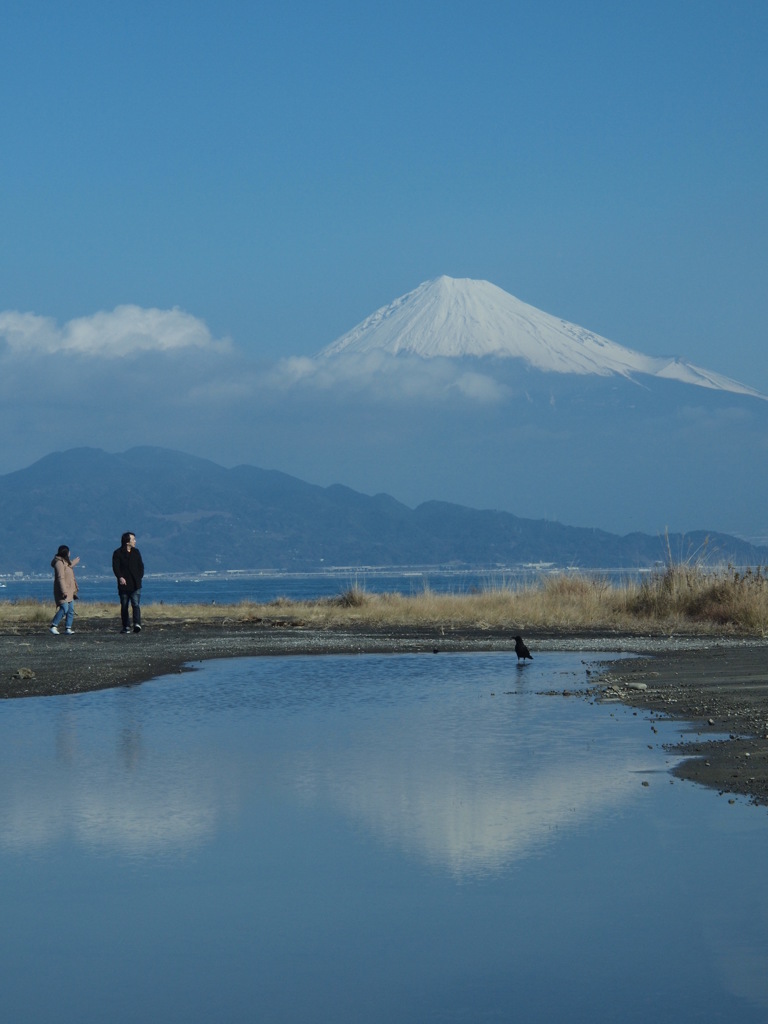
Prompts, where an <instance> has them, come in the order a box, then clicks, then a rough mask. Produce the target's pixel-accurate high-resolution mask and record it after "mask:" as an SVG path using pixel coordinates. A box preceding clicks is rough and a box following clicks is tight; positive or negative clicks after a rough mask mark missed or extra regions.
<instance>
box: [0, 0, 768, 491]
mask: <svg viewBox="0 0 768 1024" xmlns="http://www.w3.org/2000/svg"><path fill="white" fill-rule="evenodd" d="M2 24H3V42H4V46H3V60H2V62H0V88H1V89H2V98H3V99H2V103H1V104H0V131H1V132H2V137H3V141H4V145H3V155H2V157H1V158H0V160H1V163H0V167H1V168H2V181H3V188H2V190H1V191H0V230H1V231H2V239H3V244H2V246H1V247H0V313H2V311H6V312H18V313H24V314H31V315H33V316H34V317H36V318H47V320H46V322H47V323H48V324H49V327H50V326H51V324H56V325H58V328H60V329H61V330H62V331H64V330H66V325H67V324H69V323H70V322H71V321H73V320H87V319H88V318H91V317H93V316H95V315H96V314H98V313H101V312H109V311H111V310H114V309H115V308H116V307H120V306H126V307H131V308H134V310H135V311H136V310H152V309H154V310H166V311H167V310H172V309H174V308H178V309H179V310H180V311H182V312H183V313H184V314H185V315H187V316H188V317H190V318H194V319H195V320H196V321H199V322H201V323H202V324H203V325H204V327H205V329H207V331H209V332H210V338H211V339H213V340H214V341H216V342H222V343H223V344H227V345H230V346H231V347H232V349H233V350H234V351H235V352H236V353H237V356H238V359H241V360H243V361H245V362H248V364H249V366H254V365H264V366H268V365H270V364H271V363H274V362H275V361H276V360H279V359H281V358H285V357H289V356H294V355H299V356H301V355H311V354H314V353H315V352H316V351H318V350H319V349H320V348H322V347H323V346H324V345H327V344H328V343H330V342H331V341H333V340H334V339H335V338H336V337H338V336H339V335H340V334H342V333H343V332H345V331H346V330H348V329H349V328H351V327H352V326H354V325H355V324H356V323H357V322H359V321H360V320H361V319H363V318H364V317H365V316H367V315H368V314H369V313H371V312H372V311H373V310H374V309H376V308H378V307H379V306H382V305H384V304H386V303H388V302H390V301H391V300H392V299H394V298H395V297H397V296H398V295H401V294H403V293H405V292H407V291H410V290H411V289H413V288H415V287H416V286H417V285H418V284H420V283H421V282H422V281H425V280H427V279H430V278H433V277H436V276H438V275H440V274H448V275H450V276H453V277H471V278H480V279H486V280H489V281H492V282H493V283H494V284H497V285H499V286H500V287H502V288H504V289H505V290H507V291H509V292H511V293H512V294H513V295H516V296H517V297H518V298H520V299H522V300H523V301H525V302H528V303H531V304H533V305H535V306H538V307H539V308H541V309H543V310H545V311H547V312H549V313H552V314H555V315H557V316H562V317H564V318H565V319H568V320H571V321H573V322H575V323H578V324H580V325H582V326H584V327H587V328H589V329H590V330H593V331H596V332H597V333H600V334H602V335H604V336H606V337H609V338H611V339H612V340H614V341H616V342H618V343H620V344H623V345H626V346H630V347H632V348H636V349H639V350H640V351H643V352H646V353H648V354H652V355H667V354H669V355H680V356H682V357H683V358H685V359H687V360H689V361H691V362H694V363H697V364H699V365H701V366H705V367H708V368H711V369H713V370H717V371H719V372H721V373H724V374H726V375H728V376H731V377H734V378H736V379H738V380H742V381H744V382H745V383H748V384H750V385H752V386H754V387H757V388H759V389H760V390H762V391H767V392H768V360H766V358H765V355H764V352H765V324H766V322H768V280H767V276H768V275H767V267H768V261H766V258H765V245H766V238H767V237H768V204H767V203H766V181H767V180H768V174H767V172H768V160H767V159H766V157H767V156H768V131H767V130H766V129H767V126H768V119H767V118H766V113H767V111H766V107H767V105H768V60H766V53H765V40H766V38H768V5H766V4H763V3H760V2H754V0H750V2H745V0H735V2H733V3H730V4H724V3H722V2H719V0H718V2H713V0H697V2H680V0H666V2H664V3H662V2H646V3H642V4H640V3H626V4H616V3H614V2H608V0H600V2H595V0H592V2H590V0H586V2H581V3H579V4H575V3H571V2H564V0H563V2H557V0H549V2H547V0H543V2H542V0H536V2H521V3H515V2H496V0H493V2H488V0H475V2H474V3H472V4H469V3H457V2H452V0H447V2H446V0H443V2H441V3H432V2H419V0H410V2H409V3H407V4H406V3H402V2H399V0H388V2H387V3H378V2H375V3H372V2H365V0H362V2H361V0H357V2H355V3H352V2H346V0H343V2H338V0H336V2H334V0H331V2H326V3H324V4H318V3H315V2H311V3H310V2H303V0H302V2H290V0H288V2H284V3H281V4H279V5H278V4H274V5H268V4H263V3H261V4H257V3H253V2H238V3H234V2H231V0H217V2H216V3H213V2H200V0H185V2H184V3H179V2H175V0H169V2H166V3H164V4H156V3H152V4H150V3H147V2H144V0H137V2H134V3H132V4H130V5H117V4H110V3H107V4H104V3H103V2H100V3H95V2H93V3H91V2H79V0H75V2H73V3H68V4H56V3H40V2H36V0H24V2H19V0H8V2H7V3H6V4H5V5H4V13H3V21H2ZM26 386H28V389H29V393H30V394H31V393H32V390H33V386H32V384H31V383H30V382H27V385H26ZM81 403H82V405H81V408H80V420H81V422H82V423H83V427H82V430H83V432H85V431H86V429H88V430H90V438H91V440H92V443H95V444H103V446H104V447H110V445H111V447H112V448H113V449H114V448H115V447H119V445H116V444H115V443H114V440H113V438H112V436H111V435H107V434H106V433H105V435H104V437H103V438H102V436H101V433H100V430H99V421H98V419H93V420H88V418H87V417H88V407H87V404H86V403H85V400H84V398H81ZM69 418H70V417H69V414H67V419H69ZM28 426H29V425H28ZM50 429H52V427H50V425H49V426H48V427H46V430H50ZM71 437H72V440H73V441H76V442H79V441H80V436H79V434H78V430H77V429H76V428H73V430H72V433H71ZM149 439H150V438H148V437H147V438H145V437H142V440H149ZM128 440H130V439H128ZM155 440H156V443H159V444H162V443H164V441H165V438H164V437H162V436H158V437H157V438H156V439H155ZM56 447H66V444H62V442H61V440H60V439H58V438H54V436H53V435H52V434H51V433H44V432H43V429H42V427H41V429H40V436H39V439H38V441H37V447H34V446H33V445H31V442H30V444H28V445H27V446H26V448H25V447H19V448H18V449H17V451H18V455H17V464H18V465H21V464H25V460H26V459H27V458H28V456H31V455H34V454H44V453H45V452H46V451H48V450H51V449H53V448H56ZM210 454H215V453H213V452H211V453H210ZM257 455H258V453H255V454H254V458H253V461H258V458H257ZM12 461H13V460H12V459H11V461H10V462H9V456H6V457H5V462H0V471H2V470H7V469H10V468H15V466H14V465H13V464H12ZM263 461H264V460H263V459H262V464H263ZM286 468H289V467H286ZM328 482H330V481H328Z"/></svg>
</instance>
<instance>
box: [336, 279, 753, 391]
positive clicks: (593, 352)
mask: <svg viewBox="0 0 768 1024" xmlns="http://www.w3.org/2000/svg"><path fill="white" fill-rule="evenodd" d="M372 352H377V353H387V354H389V355H392V356H398V355H413V356H419V357H421V358H424V359H432V358H437V357H441V358H447V359H454V358H464V357H485V356H492V357H495V358H499V359H522V360H524V361H525V362H526V363H528V364H529V366H532V367H534V368H535V369H537V370H542V371H545V372H550V373H578V374H598V375H600V376H609V375H610V374H620V375H622V376H624V377H632V376H634V375H635V374H645V375H649V376H653V377H663V378H666V379H671V380H679V381H681V382H683V383H686V384H695V385H697V386H698V387H704V388H712V389H715V390H719V391H732V392H735V393H737V394H743V395H753V396H755V397H758V398H765V397H766V396H764V395H761V394H760V392H758V391H755V390H754V389H753V388H750V387H747V386H746V385H745V384H740V383H739V382H738V381H735V380H731V379H730V378H728V377H724V376H722V375H721V374H717V373H712V372H710V371H709V370H704V369H701V368H700V367H698V366H693V365H692V364H690V363H685V362H682V361H680V360H678V359H671V358H654V357H652V356H646V355H643V354H642V353H641V352H635V351H634V350H632V349H629V348H624V347H623V346H622V345H617V344H616V343H615V342H613V341H609V340H608V339H607V338H602V337H601V336H600V335H599V334H594V333H593V332H592V331H588V330H586V329H585V328H583V327H578V326H577V325H576V324H572V323H569V322H568V321H567V320H561V319H559V318H558V317H555V316H551V315H550V314H549V313H543V312H542V311H541V310H539V309H536V308H535V307H534V306H529V305H527V304H526V303H525V302H521V301H520V300H519V299H516V298H515V297H514V296H513V295H510V294H509V292H505V291H503V289H501V288H498V287H497V286H496V285H494V284H490V282H488V281H473V280H470V279H467V278H464V279H460V280H459V279H455V278H451V277H438V278H435V280H433V281H425V282H424V283H423V284H420V285H419V287H418V288H416V289H414V291H412V292H408V294H407V295H403V296H401V297H400V298H399V299H395V301H394V302H391V303H390V304H389V305H388V306H382V308H381V309H378V310H376V312H375V313H372V314H371V315H370V316H369V317H367V318H366V319H365V320H363V321H362V323H360V324H358V325H357V327H353V328H352V330H351V331H348V332H347V333H346V334H344V335H342V336H341V337H340V338H338V339H337V340H336V341H335V342H333V343H332V344H331V345H328V346H327V347H326V348H324V349H323V350H322V352H320V354H319V357H320V358H332V357H335V356H340V355H353V354H365V353H372Z"/></svg>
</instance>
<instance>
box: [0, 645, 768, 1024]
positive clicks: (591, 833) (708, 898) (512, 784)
mask: <svg viewBox="0 0 768 1024" xmlns="http://www.w3.org/2000/svg"><path fill="white" fill-rule="evenodd" d="M596 657H598V656H592V657H591V656H589V655H587V654H583V653H582V654H573V653H546V652H545V653H541V654H537V655H536V656H535V660H534V661H533V662H532V663H528V664H526V665H525V666H524V667H520V668H518V667H517V665H516V659H515V657H514V655H511V656H510V655H508V654H498V653H480V654H447V653H441V654H439V655H432V654H423V655H381V656H362V655H361V656H349V655H346V656H328V657H319V656H312V657H282V658H266V657H265V658H250V659H240V660H228V661H217V662H211V663H206V664H204V665H202V666H200V667H199V669H198V671H196V672H194V673H185V674H182V675H174V676H168V677H163V678H161V679H158V680H155V681H152V682H149V683H146V684H143V685H140V686H132V687H127V688H121V689H116V690H111V691H102V692H99V693H93V694H82V695H76V696H65V697H51V698H34V699H24V700H17V701H10V700H9V701H5V702H3V703H2V705H0V767H1V769H2V786H1V787H0V877H2V879H3V882H2V889H3V899H2V907H3V928H2V932H1V933H0V936H1V937H0V958H1V962H2V965H3V967H2V973H3V983H2V985H1V986H0V1019H3V1020H7V1021H34V1022H35V1024H44V1022H45V1024H47V1022H51V1024H53V1022H56V1024H70V1022H71V1024H75V1022H77V1024H91V1022H93V1024H96V1022H98V1024H103V1022H104V1021H110V1022H111V1024H123V1022H126V1024H127V1022H131V1024H134V1022H135V1024H139V1022H146V1021H158V1022H163V1024H166V1022H179V1024H181V1022H184V1024H196V1022H206V1024H208V1022H210V1021H211V1020H217V1021H222V1022H262V1021H264V1022H302V1024H305V1022H306V1024H311V1022H323V1024H325V1022H328V1024H331V1022H333V1024H345V1022H350V1024H351V1022H355V1024H359V1022H366V1024H369V1022H370V1024H378V1022H382V1024H383V1022H387V1024H389V1022H392V1021H404V1022H414V1024H416V1022H473V1024H474V1022H483V1021H532V1022H538V1021H542V1022H544V1021H547V1022H549V1021H553V1020H562V1021H591V1022H594V1021H598V1022H602V1021H605V1022H608V1021H610V1022H612V1024H613V1022H615V1021H617V1020H620V1021H625V1022H626V1021H630V1022H632V1021H638V1022H640V1021H643V1022H646V1021H649V1020H653V1021H655V1022H666V1021H669V1022H673V1021H674V1022H675V1024H685V1022H688V1021H691V1022H692V1021H705V1022H715V1021H728V1022H731V1021H733V1020H739V1021H740V1022H752V1021H755V1022H756V1021H760V1022H763V1021H765V1020H766V1019H768V971H766V966H767V965H768V891H767V887H766V886H765V883H764V870H765V857H766V849H767V848H768V815H766V812H765V811H764V810H763V809H760V808H756V807H752V806H750V805H749V804H748V803H747V802H745V801H743V800H737V801H736V802H733V803H731V802H729V800H728V798H727V797H724V796H718V794H717V793H715V792H713V791H709V790H705V789H703V788H699V787H696V786H695V785H693V784H690V783H683V782H678V781H676V780H674V779H673V777H672V776H671V775H670V773H669V769H670V767H671V765H672V764H673V763H674V758H673V756H672V755H671V754H669V753H668V752H667V751H666V750H665V749H664V746H663V744H664V743H665V742H669V741H674V740H676V739H679V737H680V731H681V727H680V725H679V724H673V723H664V722H660V721H658V720H654V721H653V722H651V721H649V717H648V716H647V715H646V714H645V713H642V712H634V713H633V711H632V710H631V709H625V708H623V707H618V706H615V705H613V706H609V705H601V704H598V703H595V702H594V695H593V694H592V691H590V690H589V689H588V688H587V681H588V678H589V679H594V668H595V658H596ZM599 657H600V658H601V659H604V657H605V656H604V655H600V656H599ZM588 670H590V671H592V673H593V674H592V675H591V676H590V677H588V676H587V671H588Z"/></svg>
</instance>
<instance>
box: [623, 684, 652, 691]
mask: <svg viewBox="0 0 768 1024" xmlns="http://www.w3.org/2000/svg"><path fill="white" fill-rule="evenodd" d="M625 685H626V687H627V689H628V690H647V689H648V683H626V684H625Z"/></svg>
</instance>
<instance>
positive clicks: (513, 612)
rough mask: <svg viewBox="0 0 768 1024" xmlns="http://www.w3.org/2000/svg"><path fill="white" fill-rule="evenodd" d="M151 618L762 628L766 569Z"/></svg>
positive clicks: (213, 608)
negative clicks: (633, 581) (638, 580)
mask: <svg viewBox="0 0 768 1024" xmlns="http://www.w3.org/2000/svg"><path fill="white" fill-rule="evenodd" d="M144 610H145V614H146V617H147V619H148V620H152V621H155V622H158V621H168V622H172V621H173V622H177V621H181V622H207V623H212V624H217V623H218V624H227V623H251V622H252V623H256V622H260V621H264V622H278V623H279V622H302V623H305V624H306V625H308V626H315V627H318V628H323V627H333V626H344V625H369V626H393V627H396V626H421V625H424V626H426V625H429V626H434V625H442V626H450V627H462V626H465V627H480V628H503V629H511V630H512V629H514V630H521V631H524V630H526V629H531V628H539V629H543V628H550V629H573V630H579V629H590V630H591V629H611V630H621V631H627V632H637V631H645V630H649V631H665V632H669V631H676V632H685V631H690V632H694V631H698V632H700V631H707V630H711V631H718V632H732V633H744V634H749V635H759V636H765V635H768V568H762V567H758V568H757V569H754V570H753V569H749V570H747V571H746V572H738V571H736V570H735V569H733V568H732V567H728V568H725V569H721V570H717V571H711V570H705V569H703V568H701V567H699V566H696V565H688V564H683V565H669V566H668V567H667V568H666V569H663V570H661V571H660V572H658V573H654V574H653V575H651V576H650V577H648V578H647V579H645V580H643V581H642V582H639V583H632V582H626V583H622V584H616V585H614V584H611V583H609V582H608V581H606V580H604V579H600V578H593V577H585V576H579V575H577V574H571V573H567V574H561V575H555V576H551V577H548V578H547V579H546V580H544V581H542V582H536V583H528V584H525V585H522V586H519V587H504V588H488V589H487V590H483V591H480V592H478V593H472V594H455V593H448V594H445V593H436V592H434V591H432V590H429V589H425V590H424V591H423V592H422V593H420V594H416V595H403V594H393V593H389V594H374V593H369V592H367V591H366V590H364V589H362V588H360V587H357V586H354V587H351V588H350V589H349V590H347V591H345V592H344V593H342V594H339V595H338V596H337V597H334V598H323V599H318V600H316V601H311V602H300V601H292V600H290V599H288V598H278V599H277V600H276V601H272V602H270V603H268V604H257V603H255V602H248V601H246V602H242V603H240V604H235V605H219V604H211V605H187V604H184V605H171V604H152V603H147V604H146V605H145V606H144ZM52 611H53V608H52V605H51V604H50V603H43V602H39V601H14V602H7V601H6V602H0V627H3V626H5V627H13V626H20V625H24V624H37V623H46V622H48V621H50V618H51V615H52ZM78 614H79V619H80V621H81V622H87V621H97V620H101V621H103V620H115V619H117V617H118V614H119V612H118V608H117V605H116V603H115V604H113V603H106V602H105V603H100V602H85V601H81V602H79V608H78Z"/></svg>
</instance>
